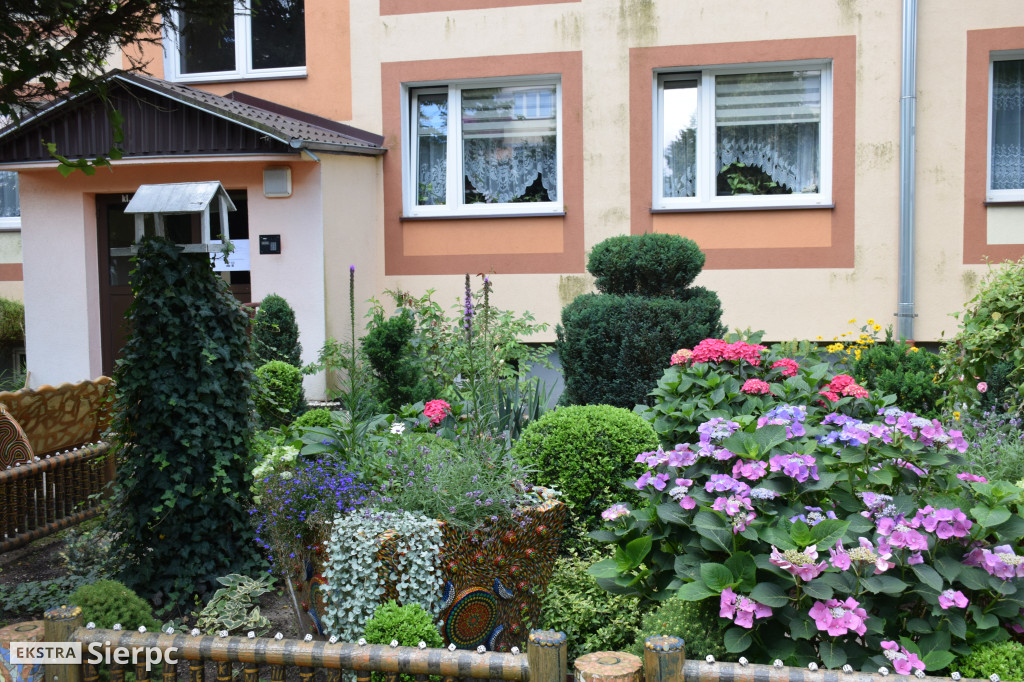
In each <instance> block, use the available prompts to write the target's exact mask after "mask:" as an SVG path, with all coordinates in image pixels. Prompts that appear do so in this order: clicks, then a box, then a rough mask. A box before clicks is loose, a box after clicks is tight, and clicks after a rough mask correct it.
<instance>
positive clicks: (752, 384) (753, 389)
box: [740, 379, 772, 395]
mask: <svg viewBox="0 0 1024 682" xmlns="http://www.w3.org/2000/svg"><path fill="white" fill-rule="evenodd" d="M740 390H741V391H743V392H744V393H747V394H749V395H764V394H766V393H771V392H772V389H771V386H769V385H768V382H766V381H761V380H760V379H747V380H746V381H745V382H743V387H742V388H740Z"/></svg>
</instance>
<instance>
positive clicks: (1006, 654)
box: [953, 642, 1024, 682]
mask: <svg viewBox="0 0 1024 682" xmlns="http://www.w3.org/2000/svg"><path fill="white" fill-rule="evenodd" d="M953 667H954V669H956V670H959V671H960V674H961V675H963V676H964V677H975V678H980V679H987V678H988V677H989V676H991V675H999V679H1000V680H1003V682H1020V681H1021V680H1022V679H1024V644H1021V643H1020V642H992V643H988V644H982V645H981V646H979V647H977V648H975V649H974V650H973V651H971V653H970V655H969V656H964V657H962V658H961V659H960V660H959V661H958V663H957V665H956V666H953Z"/></svg>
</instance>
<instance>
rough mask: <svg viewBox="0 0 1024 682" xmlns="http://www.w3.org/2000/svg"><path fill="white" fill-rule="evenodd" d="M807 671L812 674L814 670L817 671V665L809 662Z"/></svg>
mask: <svg viewBox="0 0 1024 682" xmlns="http://www.w3.org/2000/svg"><path fill="white" fill-rule="evenodd" d="M807 669H808V670H810V671H811V672H812V673H813V672H814V671H815V670H817V669H818V664H817V663H815V662H814V661H811V662H810V663H808V664H807Z"/></svg>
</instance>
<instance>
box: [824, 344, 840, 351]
mask: <svg viewBox="0 0 1024 682" xmlns="http://www.w3.org/2000/svg"><path fill="white" fill-rule="evenodd" d="M843 348H844V346H843V344H841V343H833V344H831V345H828V346H826V347H825V350H826V351H827V352H829V353H838V352H839V351H841V350H843Z"/></svg>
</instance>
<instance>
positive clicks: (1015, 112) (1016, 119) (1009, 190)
mask: <svg viewBox="0 0 1024 682" xmlns="http://www.w3.org/2000/svg"><path fill="white" fill-rule="evenodd" d="M988 130H989V135H988V184H987V185H986V188H987V190H988V191H987V192H986V199H987V200H988V201H1024V50H1016V51H1012V52H993V53H992V63H991V65H990V67H989V99H988Z"/></svg>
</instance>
